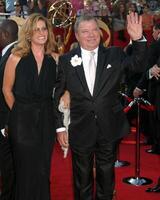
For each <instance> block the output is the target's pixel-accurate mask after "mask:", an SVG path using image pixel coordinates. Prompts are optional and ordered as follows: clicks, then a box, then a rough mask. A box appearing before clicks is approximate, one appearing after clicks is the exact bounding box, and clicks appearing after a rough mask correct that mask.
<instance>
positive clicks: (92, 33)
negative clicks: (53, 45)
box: [75, 20, 100, 51]
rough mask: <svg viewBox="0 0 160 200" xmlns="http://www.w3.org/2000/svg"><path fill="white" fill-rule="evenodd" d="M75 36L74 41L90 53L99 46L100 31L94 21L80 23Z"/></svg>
mask: <svg viewBox="0 0 160 200" xmlns="http://www.w3.org/2000/svg"><path fill="white" fill-rule="evenodd" d="M75 35H76V39H77V40H78V42H79V44H80V46H81V47H82V48H83V49H86V50H88V51H92V50H94V49H96V48H97V47H98V46H99V43H100V30H99V27H98V25H97V23H96V22H95V21H94V20H89V21H82V22H80V24H79V27H78V30H77V32H76V33H75Z"/></svg>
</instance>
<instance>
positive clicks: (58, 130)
mask: <svg viewBox="0 0 160 200" xmlns="http://www.w3.org/2000/svg"><path fill="white" fill-rule="evenodd" d="M63 131H66V128H65V127H62V128H57V129H56V132H57V133H60V132H63Z"/></svg>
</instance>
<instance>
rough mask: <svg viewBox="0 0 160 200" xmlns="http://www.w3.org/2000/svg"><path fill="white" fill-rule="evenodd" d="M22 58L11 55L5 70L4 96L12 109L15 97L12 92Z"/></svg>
mask: <svg viewBox="0 0 160 200" xmlns="http://www.w3.org/2000/svg"><path fill="white" fill-rule="evenodd" d="M19 60H20V57H17V56H15V55H13V54H11V55H10V56H9V58H8V60H7V63H6V66H5V70H4V77H3V87H2V90H3V94H4V97H5V100H6V103H7V105H8V107H9V108H10V109H12V106H13V104H14V95H13V92H12V88H13V85H14V81H15V70H16V66H17V63H18V62H19Z"/></svg>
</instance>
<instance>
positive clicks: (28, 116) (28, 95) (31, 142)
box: [9, 52, 56, 200]
mask: <svg viewBox="0 0 160 200" xmlns="http://www.w3.org/2000/svg"><path fill="white" fill-rule="evenodd" d="M55 81H56V63H55V61H54V59H53V58H52V57H51V56H49V55H45V56H44V60H43V63H42V67H41V71H40V72H39V74H38V69H37V64H36V61H35V58H34V56H33V53H32V52H31V53H30V54H29V55H27V56H25V57H23V58H21V60H20V61H19V63H18V65H17V67H16V78H15V84H14V87H13V93H14V96H15V103H14V105H13V108H12V110H11V114H10V119H9V133H10V136H9V137H10V140H11V144H12V148H13V156H14V162H15V170H16V191H15V200H49V199H50V179H49V178H50V161H51V153H52V149H53V144H54V140H55V116H54V101H53V90H54V87H55Z"/></svg>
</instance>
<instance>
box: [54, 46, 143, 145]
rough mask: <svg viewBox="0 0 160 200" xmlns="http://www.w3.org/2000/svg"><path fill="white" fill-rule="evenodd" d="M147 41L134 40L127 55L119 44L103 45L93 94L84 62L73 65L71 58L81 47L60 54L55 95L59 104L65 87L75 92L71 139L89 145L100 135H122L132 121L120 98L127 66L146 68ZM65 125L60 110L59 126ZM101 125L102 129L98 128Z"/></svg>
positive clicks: (99, 51)
mask: <svg viewBox="0 0 160 200" xmlns="http://www.w3.org/2000/svg"><path fill="white" fill-rule="evenodd" d="M145 52H146V42H133V55H132V56H127V55H126V54H125V53H124V51H123V50H122V49H121V48H119V47H111V48H105V47H103V46H99V50H98V61H97V71H96V80H95V86H94V92H93V96H91V94H90V92H89V89H88V86H87V82H86V79H85V74H84V69H83V63H81V64H80V65H77V66H75V67H74V66H72V64H71V58H72V57H74V56H75V55H78V57H81V49H80V48H79V47H78V48H76V49H73V50H72V51H71V52H69V53H67V54H65V55H63V56H62V57H60V60H59V65H58V68H59V74H58V80H57V88H56V92H55V98H56V102H57V105H58V102H59V98H60V96H61V95H62V94H63V92H64V90H68V91H69V92H70V96H71V105H70V118H71V123H70V126H69V143H70V145H76V146H79V147H84V146H85V147H89V146H90V145H92V144H94V143H95V141H96V139H97V136H98V135H97V133H98V132H100V135H99V136H98V137H101V138H103V139H104V140H107V141H114V140H116V139H119V138H122V137H123V136H124V135H126V134H127V133H128V132H129V125H128V122H127V119H126V116H125V114H124V112H123V107H122V105H121V103H120V100H119V94H118V91H119V85H120V81H121V78H122V75H123V72H124V70H125V69H126V68H130V70H132V71H143V70H144V66H143V65H142V61H143V60H144V56H145ZM60 127H64V126H63V123H62V115H61V113H60V112H57V128H60ZM97 129H98V131H97Z"/></svg>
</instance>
